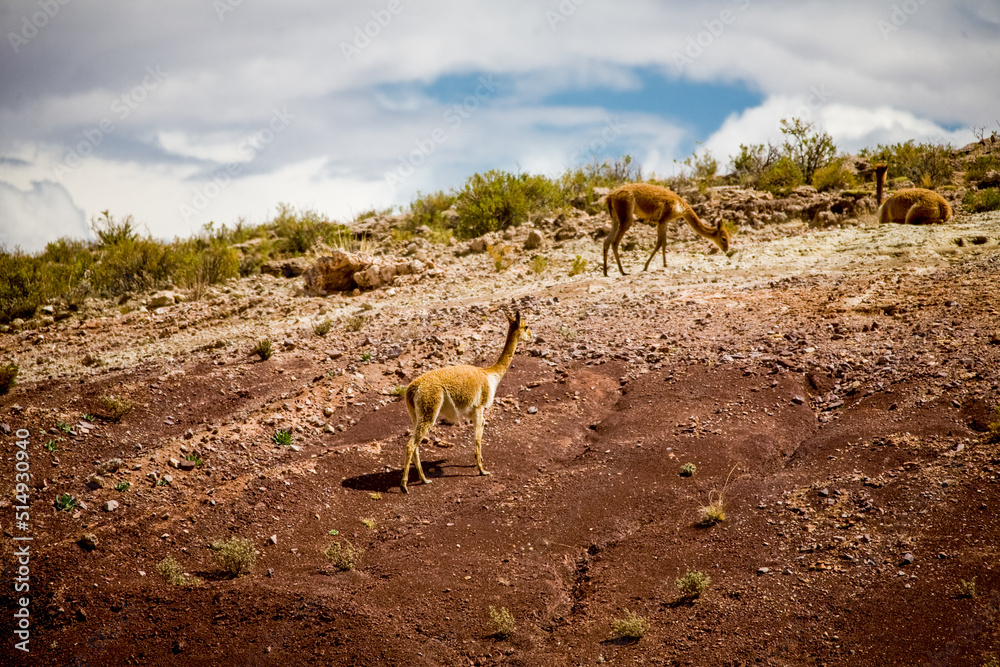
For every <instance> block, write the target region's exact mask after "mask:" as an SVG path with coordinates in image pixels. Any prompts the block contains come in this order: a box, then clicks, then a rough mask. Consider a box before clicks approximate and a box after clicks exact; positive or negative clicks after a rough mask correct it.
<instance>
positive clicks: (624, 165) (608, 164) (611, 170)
mask: <svg viewBox="0 0 1000 667" xmlns="http://www.w3.org/2000/svg"><path fill="white" fill-rule="evenodd" d="M641 180H642V168H641V167H640V166H639V165H637V164H634V162H633V160H632V156H631V155H623V156H621V157H619V158H616V159H614V160H604V161H603V162H598V161H597V158H596V156H595V157H594V158H593V159H592V160H591V161H590V162H589V163H587V164H585V165H584V166H582V167H576V168H575V169H568V170H566V171H565V172H564V173H563V175H562V176H560V177H559V181H558V184H559V187H560V189H561V190H562V199H563V201H565V202H566V203H568V204H569V205H571V206H573V207H574V208H578V209H581V210H586V211H589V212H590V213H597V212H598V211H597V208H596V202H597V200H598V199H599V197H598V196H597V195H595V194H594V188H597V187H601V188H611V189H614V188H617V187H618V186H619V185H622V184H624V183H632V182H634V181H641Z"/></svg>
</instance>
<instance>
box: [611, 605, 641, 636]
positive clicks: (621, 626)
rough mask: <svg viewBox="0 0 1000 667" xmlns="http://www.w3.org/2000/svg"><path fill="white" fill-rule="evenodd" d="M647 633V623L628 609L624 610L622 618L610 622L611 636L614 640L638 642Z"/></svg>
mask: <svg viewBox="0 0 1000 667" xmlns="http://www.w3.org/2000/svg"><path fill="white" fill-rule="evenodd" d="M647 632H649V621H647V620H646V619H645V618H643V617H642V616H639V615H637V614H633V613H632V612H630V611H629V610H628V609H626V610H625V616H624V617H622V618H616V619H615V620H613V621H611V636H612V637H614V638H615V639H624V640H626V641H638V640H640V639H642V637H643V635H645V634H646V633H647Z"/></svg>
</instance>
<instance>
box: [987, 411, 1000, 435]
mask: <svg viewBox="0 0 1000 667" xmlns="http://www.w3.org/2000/svg"><path fill="white" fill-rule="evenodd" d="M987 428H988V429H989V432H990V441H991V442H1000V405H998V406H996V407H995V408H993V421H991V422H990V423H989V426H987Z"/></svg>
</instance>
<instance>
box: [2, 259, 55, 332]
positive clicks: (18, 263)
mask: <svg viewBox="0 0 1000 667" xmlns="http://www.w3.org/2000/svg"><path fill="white" fill-rule="evenodd" d="M49 296H50V289H49V283H48V282H47V281H46V279H45V270H44V267H43V265H42V262H41V260H39V259H38V258H37V257H31V256H29V255H25V254H24V253H22V252H21V251H20V250H15V251H14V252H8V251H7V250H4V249H0V322H10V321H11V320H13V319H15V318H17V317H20V318H23V319H28V318H30V317H32V316H33V315H34V314H35V311H36V310H37V309H38V308H39V307H40V306H41V305H42V304H43V303H45V301H46V300H48V298H49Z"/></svg>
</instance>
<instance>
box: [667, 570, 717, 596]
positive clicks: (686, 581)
mask: <svg viewBox="0 0 1000 667" xmlns="http://www.w3.org/2000/svg"><path fill="white" fill-rule="evenodd" d="M675 583H676V584H677V590H679V591H680V592H681V595H682V596H684V597H685V598H697V597H701V594H702V593H704V592H705V591H707V590H708V587H709V586H710V585H711V584H712V578H711V577H710V576H708V575H707V574H705V573H704V572H700V571H698V570H688V571H687V572H685V573H684V576H681V577H678V578H677V580H676V581H675Z"/></svg>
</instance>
